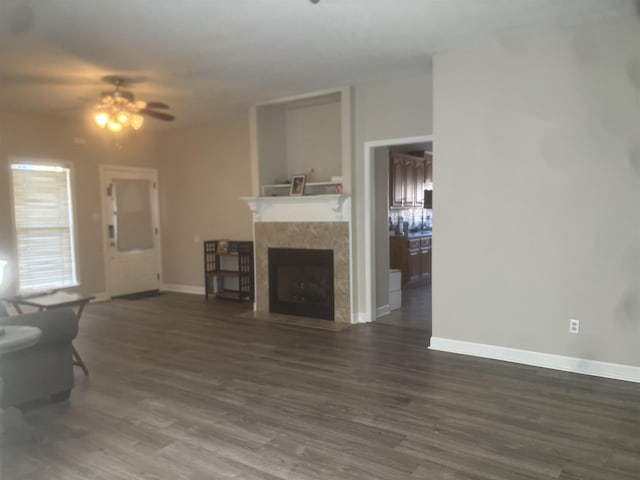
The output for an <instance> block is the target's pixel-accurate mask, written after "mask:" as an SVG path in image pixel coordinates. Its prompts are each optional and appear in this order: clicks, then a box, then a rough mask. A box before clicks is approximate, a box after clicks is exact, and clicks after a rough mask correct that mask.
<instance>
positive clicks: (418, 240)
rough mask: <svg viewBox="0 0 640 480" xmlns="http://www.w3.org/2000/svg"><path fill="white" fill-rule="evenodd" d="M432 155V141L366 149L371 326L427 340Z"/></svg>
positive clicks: (402, 141)
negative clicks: (401, 329) (405, 331)
mask: <svg viewBox="0 0 640 480" xmlns="http://www.w3.org/2000/svg"><path fill="white" fill-rule="evenodd" d="M432 152H433V137H432V136H422V137H410V138H397V139H388V140H381V141H375V142H367V143H365V179H366V181H365V192H364V193H365V202H366V205H367V207H368V208H367V209H366V215H365V231H366V235H365V256H366V260H367V261H366V262H365V263H366V264H367V267H368V270H369V272H368V275H367V276H366V277H367V280H368V282H369V285H367V286H366V292H367V293H368V294H369V295H368V298H367V301H368V302H367V303H368V305H369V309H370V310H369V312H367V313H368V314H370V315H371V317H370V318H371V320H372V321H377V322H379V323H385V324H393V325H397V326H400V327H406V328H412V329H419V330H422V331H425V332H426V334H427V336H428V337H430V336H431V286H432V275H431V259H432V228H431V227H432V223H431V214H432V209H431V208H430V207H431V206H432V205H431V204H430V203H431V201H432V190H433V183H432V175H431V173H430V172H431V171H432V170H431V168H430V167H431V166H432V164H433V163H432V162H433V153H432ZM414 159H415V163H414ZM426 159H428V161H429V162H431V165H429V170H428V172H427V171H426V170H423V168H424V167H425V165H426V163H425V161H426ZM394 161H395V167H394ZM394 168H395V170H394ZM403 169H404V170H403ZM401 175H404V176H402V177H400V176H401ZM401 188H405V190H404V191H399V189H401ZM425 190H428V195H427V194H426V193H425ZM425 201H426V202H428V204H427V205H426V207H427V208H425V203H424V202H425ZM397 270H399V271H397Z"/></svg>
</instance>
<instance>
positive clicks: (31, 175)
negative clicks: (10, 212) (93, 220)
mask: <svg viewBox="0 0 640 480" xmlns="http://www.w3.org/2000/svg"><path fill="white" fill-rule="evenodd" d="M70 173H71V172H70V170H69V168H66V167H63V166H55V165H44V164H37V163H35V164H30V163H12V164H11V181H12V186H13V209H14V218H15V235H16V250H17V254H18V288H19V291H20V293H21V294H25V293H29V292H37V291H43V290H50V289H56V288H64V287H72V286H76V285H77V284H78V281H77V276H76V261H75V258H76V255H75V246H74V233H73V211H72V201H71V181H70Z"/></svg>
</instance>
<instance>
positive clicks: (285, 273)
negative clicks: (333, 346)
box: [269, 248, 334, 320]
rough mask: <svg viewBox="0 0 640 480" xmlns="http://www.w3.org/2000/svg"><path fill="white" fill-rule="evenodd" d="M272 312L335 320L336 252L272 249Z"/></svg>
mask: <svg viewBox="0 0 640 480" xmlns="http://www.w3.org/2000/svg"><path fill="white" fill-rule="evenodd" d="M269 311H271V312H272V313H284V314H289V315H299V316H305V317H312V318H322V319H325V320H334V294H333V250H314V249H306V248H270V249H269Z"/></svg>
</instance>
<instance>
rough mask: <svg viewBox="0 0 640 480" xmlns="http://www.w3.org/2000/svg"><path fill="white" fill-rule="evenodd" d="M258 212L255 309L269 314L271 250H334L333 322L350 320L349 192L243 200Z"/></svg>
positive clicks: (255, 230) (256, 217)
mask: <svg viewBox="0 0 640 480" xmlns="http://www.w3.org/2000/svg"><path fill="white" fill-rule="evenodd" d="M244 200H245V201H246V202H247V203H248V204H249V207H250V208H251V210H252V211H253V214H254V237H255V238H254V241H255V262H256V269H255V273H256V304H255V308H256V312H258V313H261V312H262V313H268V312H269V265H268V262H269V257H268V252H269V248H313V249H327V250H333V269H334V308H335V315H334V318H335V322H337V323H338V322H339V323H351V291H350V281H351V279H350V270H349V269H350V258H349V211H350V208H349V207H350V205H349V202H348V196H347V195H340V196H338V195H328V196H325V195H318V196H315V197H313V198H312V199H309V198H304V199H302V198H289V197H251V198H245V199H244Z"/></svg>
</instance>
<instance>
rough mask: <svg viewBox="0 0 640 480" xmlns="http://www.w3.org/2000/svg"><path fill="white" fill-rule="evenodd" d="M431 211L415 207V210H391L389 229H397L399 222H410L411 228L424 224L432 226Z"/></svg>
mask: <svg viewBox="0 0 640 480" xmlns="http://www.w3.org/2000/svg"><path fill="white" fill-rule="evenodd" d="M430 218H431V209H430V208H422V207H414V208H399V209H398V208H394V209H393V210H391V209H389V216H388V221H389V229H391V228H395V226H396V225H397V224H398V222H409V228H416V227H420V226H421V225H422V223H423V222H424V223H425V224H430V222H429V220H430Z"/></svg>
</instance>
